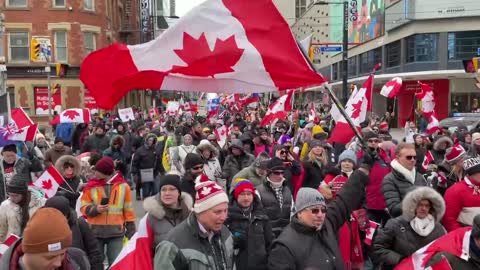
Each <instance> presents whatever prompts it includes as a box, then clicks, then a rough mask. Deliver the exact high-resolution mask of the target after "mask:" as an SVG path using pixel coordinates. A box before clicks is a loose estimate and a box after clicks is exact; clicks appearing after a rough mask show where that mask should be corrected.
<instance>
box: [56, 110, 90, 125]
mask: <svg viewBox="0 0 480 270" xmlns="http://www.w3.org/2000/svg"><path fill="white" fill-rule="evenodd" d="M90 121H91V119H90V110H89V109H66V110H64V111H63V112H61V113H60V114H59V115H57V116H55V118H53V119H52V121H50V123H52V124H60V123H89V122H90Z"/></svg>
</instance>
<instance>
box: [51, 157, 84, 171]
mask: <svg viewBox="0 0 480 270" xmlns="http://www.w3.org/2000/svg"><path fill="white" fill-rule="evenodd" d="M67 162H68V163H70V164H73V166H74V168H73V174H74V175H75V176H79V175H80V171H81V169H82V165H81V163H80V161H79V160H78V159H76V158H75V157H74V156H71V155H64V156H61V157H60V158H59V159H58V160H57V162H55V168H56V169H57V171H58V172H59V173H60V174H61V175H63V165H65V163H67Z"/></svg>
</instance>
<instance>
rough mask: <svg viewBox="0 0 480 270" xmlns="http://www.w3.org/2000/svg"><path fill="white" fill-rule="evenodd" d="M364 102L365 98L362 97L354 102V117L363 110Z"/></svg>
mask: <svg viewBox="0 0 480 270" xmlns="http://www.w3.org/2000/svg"><path fill="white" fill-rule="evenodd" d="M362 103H363V100H361V99H360V100H359V101H358V102H357V103H355V104H352V107H353V110H352V119H356V118H358V117H359V116H360V112H361V111H362Z"/></svg>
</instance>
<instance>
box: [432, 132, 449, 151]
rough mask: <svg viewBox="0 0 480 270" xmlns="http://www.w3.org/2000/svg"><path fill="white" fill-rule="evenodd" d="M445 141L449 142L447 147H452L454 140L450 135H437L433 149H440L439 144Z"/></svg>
mask: <svg viewBox="0 0 480 270" xmlns="http://www.w3.org/2000/svg"><path fill="white" fill-rule="evenodd" d="M443 142H447V143H448V144H449V145H448V146H447V148H449V147H452V145H453V141H452V139H450V138H449V137H447V136H443V135H442V136H437V137H436V138H435V141H434V142H433V150H435V151H438V147H439V145H440V144H441V143H443Z"/></svg>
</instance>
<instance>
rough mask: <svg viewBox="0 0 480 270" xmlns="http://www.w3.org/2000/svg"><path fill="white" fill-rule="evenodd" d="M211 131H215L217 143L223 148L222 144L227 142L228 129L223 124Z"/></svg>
mask: <svg viewBox="0 0 480 270" xmlns="http://www.w3.org/2000/svg"><path fill="white" fill-rule="evenodd" d="M213 132H214V133H215V137H216V138H217V142H218V145H220V147H221V148H223V146H224V145H225V143H226V142H227V137H228V133H230V129H229V128H228V127H227V126H226V125H223V126H221V127H219V128H216V129H215V130H214V131H213Z"/></svg>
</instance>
